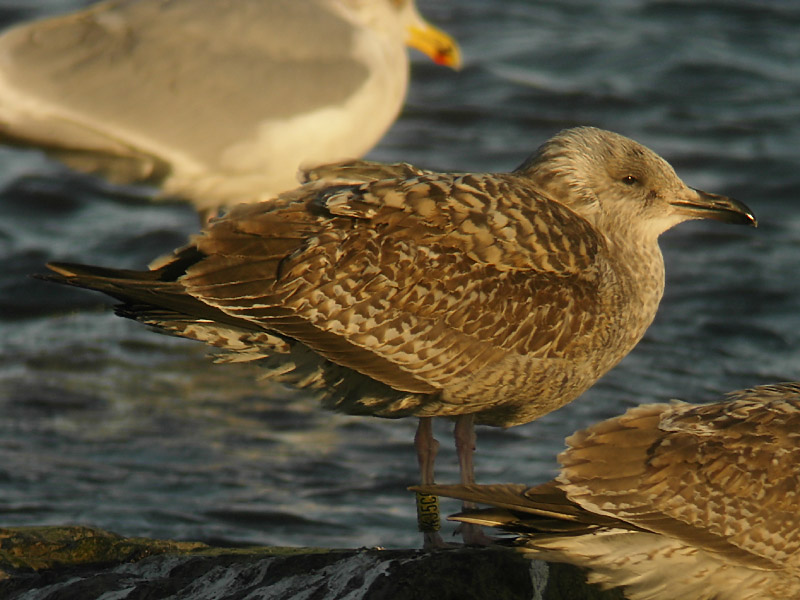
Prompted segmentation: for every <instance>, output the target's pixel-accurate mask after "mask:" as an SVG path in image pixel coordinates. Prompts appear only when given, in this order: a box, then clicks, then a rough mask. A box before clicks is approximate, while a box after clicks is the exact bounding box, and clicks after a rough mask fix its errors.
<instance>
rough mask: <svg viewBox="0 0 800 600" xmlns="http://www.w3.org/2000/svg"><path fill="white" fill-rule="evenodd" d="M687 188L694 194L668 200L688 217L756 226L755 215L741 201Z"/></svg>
mask: <svg viewBox="0 0 800 600" xmlns="http://www.w3.org/2000/svg"><path fill="white" fill-rule="evenodd" d="M689 190H690V192H693V193H694V194H693V195H691V196H689V197H682V198H679V199H677V200H674V201H672V202H670V204H671V205H672V206H674V207H675V208H677V209H678V211H679V212H680V213H681V214H684V215H686V216H687V217H688V218H689V219H714V220H715V221H722V222H723V223H733V224H735V225H750V226H751V227H758V220H757V219H756V216H755V215H754V214H753V211H752V210H750V208H749V207H748V206H747V205H746V204H744V203H743V202H739V201H738V200H734V199H733V198H728V197H727V196H719V195H717V194H709V193H708V192H701V191H700V190H695V189H692V188H689Z"/></svg>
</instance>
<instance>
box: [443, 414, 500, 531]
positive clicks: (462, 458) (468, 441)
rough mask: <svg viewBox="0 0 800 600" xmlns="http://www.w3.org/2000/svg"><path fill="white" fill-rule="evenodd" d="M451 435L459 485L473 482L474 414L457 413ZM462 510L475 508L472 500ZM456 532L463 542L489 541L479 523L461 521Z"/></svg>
mask: <svg viewBox="0 0 800 600" xmlns="http://www.w3.org/2000/svg"><path fill="white" fill-rule="evenodd" d="M453 437H454V438H455V441H456V452H457V453H458V466H459V468H460V470H461V485H472V484H474V483H475V469H474V464H473V460H472V456H473V453H474V452H475V415H459V416H458V417H456V424H455V427H454V428H453ZM461 507H462V509H463V510H471V509H473V508H475V503H474V502H464V503H463V504H462V505H461ZM457 532H458V533H460V534H461V536H462V538H463V539H464V543H465V544H468V545H478V546H486V545H488V544H490V543H491V541H492V540H491V538H490V537H488V536H487V535H485V534H484V533H483V530H482V529H481V528H480V526H479V525H475V524H473V523H462V524H461V525H460V526H459V527H458V529H457Z"/></svg>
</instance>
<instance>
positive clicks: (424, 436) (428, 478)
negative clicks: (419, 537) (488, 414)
mask: <svg viewBox="0 0 800 600" xmlns="http://www.w3.org/2000/svg"><path fill="white" fill-rule="evenodd" d="M414 447H415V448H416V450H417V460H418V461H419V473H420V483H421V484H422V485H430V484H433V483H435V481H434V476H433V467H434V463H435V462H436V454H437V452H438V451H439V442H437V441H436V439H435V438H434V437H433V418H431V417H420V419H419V425H418V426H417V434H416V435H415V436H414ZM428 500H430V501H431V502H432V504H426V501H428ZM423 506H427V508H430V509H433V510H432V512H428V513H427V514H425V515H423V514H422V512H421V511H422V510H423ZM423 517H424V518H423ZM417 522H418V523H419V526H420V530H421V531H422V532H423V543H422V547H423V548H425V549H430V548H442V547H444V546H445V545H446V544H445V543H444V540H442V536H441V535H439V533H438V531H439V505H438V499H436V498H435V496H434V497H430V496H427V497H422V496H421V495H420V494H417Z"/></svg>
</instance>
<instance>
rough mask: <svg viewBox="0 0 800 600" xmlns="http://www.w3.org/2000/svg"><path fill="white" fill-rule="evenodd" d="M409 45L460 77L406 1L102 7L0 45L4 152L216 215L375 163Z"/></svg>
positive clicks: (452, 52) (450, 51) (442, 40)
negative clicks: (314, 168)
mask: <svg viewBox="0 0 800 600" xmlns="http://www.w3.org/2000/svg"><path fill="white" fill-rule="evenodd" d="M406 45H409V46H411V47H414V48H417V49H419V50H421V51H422V52H425V53H426V54H427V55H429V56H430V57H431V58H432V59H433V60H435V61H436V62H438V63H440V64H444V65H448V66H451V67H454V68H457V67H458V66H459V64H460V55H459V49H458V47H457V45H456V43H455V42H454V41H453V40H452V39H451V38H450V37H448V36H447V35H446V34H444V33H443V32H441V31H439V30H437V29H435V28H433V27H432V26H431V25H429V24H428V23H426V22H425V21H424V20H423V19H422V17H420V15H419V13H418V12H417V9H416V6H415V3H414V0H369V1H364V0H237V1H236V2H220V1H218V0H170V1H169V2H165V1H163V0H115V1H110V2H102V3H99V4H96V5H93V6H91V7H89V8H87V9H85V10H82V11H79V12H76V13H72V14H68V15H64V16H58V17H54V18H50V19H45V20H41V21H34V22H31V23H27V24H23V25H20V26H17V27H14V28H12V29H10V30H8V31H6V32H5V33H4V34H3V35H2V36H0V140H3V141H5V142H6V143H13V144H20V145H28V146H38V147H41V148H44V149H45V150H47V151H48V152H50V153H51V154H52V155H54V156H56V157H57V158H59V159H61V160H62V161H64V162H65V163H66V164H68V165H70V166H72V167H74V168H76V169H78V170H81V171H90V172H100V173H103V174H105V175H106V176H108V177H109V178H110V179H111V180H112V181H115V182H120V183H123V182H134V181H147V182H151V183H159V184H162V186H163V189H162V193H163V194H164V195H165V196H170V197H183V198H185V199H188V200H191V201H192V202H193V203H194V204H195V205H196V206H197V207H198V208H199V209H201V210H203V211H209V212H213V211H214V210H215V209H216V208H218V207H220V206H223V205H227V204H230V203H231V202H233V203H238V202H240V201H242V199H243V198H245V199H250V200H252V201H255V200H257V199H259V198H269V197H270V196H273V195H276V194H278V193H280V192H282V191H284V190H287V189H291V188H294V187H296V185H297V171H298V168H299V167H300V166H301V165H304V164H305V165H309V166H310V165H316V164H320V163H329V162H333V161H339V160H343V159H349V158H356V157H359V156H362V155H363V154H365V153H366V152H367V151H369V150H370V149H371V148H372V147H373V146H374V145H375V144H376V143H377V142H378V140H380V138H381V137H382V136H383V134H384V133H385V132H386V130H387V129H388V128H389V127H390V125H391V124H392V123H393V122H394V120H395V119H396V118H397V115H398V113H399V112H400V109H401V107H402V105H403V101H404V99H405V95H406V88H407V84H408V71H409V61H408V54H407V51H406V48H405V46H406Z"/></svg>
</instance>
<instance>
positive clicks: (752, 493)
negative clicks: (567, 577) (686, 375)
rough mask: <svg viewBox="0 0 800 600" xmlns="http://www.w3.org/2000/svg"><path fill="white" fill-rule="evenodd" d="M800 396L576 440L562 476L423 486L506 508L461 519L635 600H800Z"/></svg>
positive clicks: (685, 407)
mask: <svg viewBox="0 0 800 600" xmlns="http://www.w3.org/2000/svg"><path fill="white" fill-rule="evenodd" d="M798 438H800V384H798V383H787V384H779V385H768V386H762V387H757V388H754V389H750V390H744V391H738V392H733V393H731V394H729V397H728V399H727V400H726V401H723V402H717V403H714V404H708V405H694V404H687V403H684V402H674V403H672V404H649V405H643V406H638V407H636V408H632V409H630V410H629V411H628V412H626V413H625V414H624V415H622V416H619V417H615V418H613V419H609V420H607V421H603V422H602V423H598V424H596V425H593V426H592V427H589V428H588V429H586V430H583V431H579V432H578V433H575V434H574V435H572V436H570V437H568V438H567V444H568V446H569V447H568V449H567V450H566V451H565V452H564V453H562V454H561V455H560V456H559V461H560V462H561V464H562V469H561V473H560V474H559V476H558V477H557V478H556V479H555V480H554V481H551V482H549V483H545V484H543V485H539V486H536V487H532V488H527V487H525V486H523V485H472V486H448V485H443V486H427V487H426V488H425V489H426V491H427V492H429V493H435V494H440V495H442V496H451V497H453V498H459V499H464V500H469V501H474V502H479V503H483V504H490V505H492V506H495V507H497V508H491V509H484V510H474V511H470V512H466V513H462V514H459V515H455V516H453V517H451V518H453V519H455V520H458V521H463V522H468V523H477V524H480V525H490V526H493V527H498V528H500V529H502V530H504V531H507V532H511V533H515V534H517V535H519V536H520V537H518V538H517V539H516V540H514V541H512V542H511V543H512V544H513V545H515V546H517V547H518V548H519V549H520V550H521V551H523V552H525V553H526V554H527V555H529V556H530V558H540V559H545V560H551V561H556V562H568V563H573V564H576V565H580V566H582V567H586V568H588V569H590V571H591V574H590V581H593V582H596V583H600V584H601V585H602V586H603V587H616V586H624V592H625V594H626V596H627V597H628V598H630V599H631V600H674V599H675V598H680V599H681V600H788V599H789V598H798V597H800V444H799V443H798Z"/></svg>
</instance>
